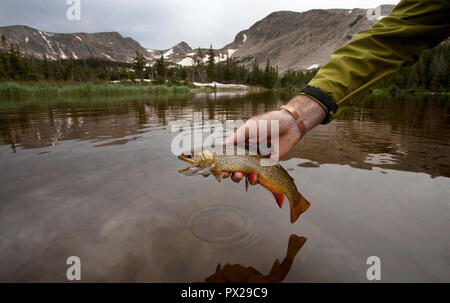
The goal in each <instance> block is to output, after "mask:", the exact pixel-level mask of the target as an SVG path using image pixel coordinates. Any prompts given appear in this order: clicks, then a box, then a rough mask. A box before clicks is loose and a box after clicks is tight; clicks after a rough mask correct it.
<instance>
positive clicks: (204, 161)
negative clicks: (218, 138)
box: [178, 150, 216, 174]
mask: <svg viewBox="0 0 450 303" xmlns="http://www.w3.org/2000/svg"><path fill="white" fill-rule="evenodd" d="M178 159H180V160H181V161H184V162H187V163H189V164H190V165H191V166H190V167H188V168H186V169H183V170H180V173H184V174H188V173H189V174H192V173H193V172H194V171H195V172H196V171H198V170H193V168H197V169H206V168H212V167H213V166H214V163H215V160H216V159H215V156H214V153H212V152H211V151H209V150H202V151H200V152H198V153H194V154H181V155H179V156H178Z"/></svg>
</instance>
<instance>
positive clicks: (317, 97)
mask: <svg viewBox="0 0 450 303" xmlns="http://www.w3.org/2000/svg"><path fill="white" fill-rule="evenodd" d="M299 95H306V96H308V97H309V98H311V99H312V100H314V101H316V102H317V103H318V104H319V105H320V106H322V108H323V109H324V110H325V112H326V113H327V115H326V117H325V119H324V120H323V121H322V123H321V124H327V123H329V122H330V121H331V120H332V119H333V117H334V115H335V114H336V112H337V110H338V105H337V104H336V102H334V101H333V98H332V97H331V96H330V95H328V94H327V93H325V92H324V91H322V90H321V89H320V88H317V87H314V86H310V85H307V86H305V88H303V89H302V90H301V91H300V93H299Z"/></svg>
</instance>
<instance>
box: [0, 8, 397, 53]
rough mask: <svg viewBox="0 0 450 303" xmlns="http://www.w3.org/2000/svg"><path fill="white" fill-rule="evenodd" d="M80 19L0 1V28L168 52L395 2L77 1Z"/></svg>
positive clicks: (58, 10)
mask: <svg viewBox="0 0 450 303" xmlns="http://www.w3.org/2000/svg"><path fill="white" fill-rule="evenodd" d="M80 1H81V20H80V21H69V20H68V19H67V17H66V11H67V9H68V8H69V5H67V0H0V26H3V25H15V24H23V25H28V26H31V27H34V28H37V29H41V30H44V31H50V32H62V33H72V32H90V33H92V32H102V31H118V32H120V33H121V34H122V35H124V36H127V37H132V38H133V39H135V40H137V41H138V42H139V43H140V44H141V45H143V46H144V47H147V48H153V49H167V48H170V47H171V46H173V45H175V44H177V43H179V42H180V41H182V40H184V41H186V42H187V43H188V44H189V45H190V46H191V47H192V48H197V47H199V46H201V47H209V45H210V44H212V45H213V46H214V48H221V47H223V46H225V45H226V44H228V43H230V42H232V41H233V40H234V37H235V35H236V34H237V33H238V32H239V31H241V30H244V29H247V28H249V27H250V26H251V25H253V24H254V23H255V22H256V21H258V20H260V19H262V18H264V17H265V16H267V15H268V14H270V13H271V12H273V11H279V10H291V11H298V12H302V11H307V10H310V9H315V8H355V7H358V8H373V7H376V6H378V5H380V4H397V3H398V2H399V1H398V0H397V1H396V0H394V1H390V0H340V1H336V0H334V1H333V0H312V1H311V0H252V1H245V0H221V1H218V0H189V1H184V0H80Z"/></svg>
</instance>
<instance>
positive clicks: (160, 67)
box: [154, 55, 167, 83]
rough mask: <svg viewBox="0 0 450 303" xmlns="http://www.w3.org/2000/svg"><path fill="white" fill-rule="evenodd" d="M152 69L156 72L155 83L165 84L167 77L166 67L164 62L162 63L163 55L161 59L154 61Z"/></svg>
mask: <svg viewBox="0 0 450 303" xmlns="http://www.w3.org/2000/svg"><path fill="white" fill-rule="evenodd" d="M154 69H155V72H156V82H157V83H165V82H166V75H167V66H166V62H165V61H164V57H163V55H161V57H160V58H159V59H158V60H156V62H155V65H154Z"/></svg>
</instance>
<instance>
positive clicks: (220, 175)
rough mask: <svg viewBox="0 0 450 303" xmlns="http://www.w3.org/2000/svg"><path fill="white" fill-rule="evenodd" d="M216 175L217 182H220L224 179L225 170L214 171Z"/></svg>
mask: <svg viewBox="0 0 450 303" xmlns="http://www.w3.org/2000/svg"><path fill="white" fill-rule="evenodd" d="M212 174H213V176H214V177H216V180H217V182H219V183H220V181H222V178H223V172H221V171H219V172H213V173H212Z"/></svg>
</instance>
